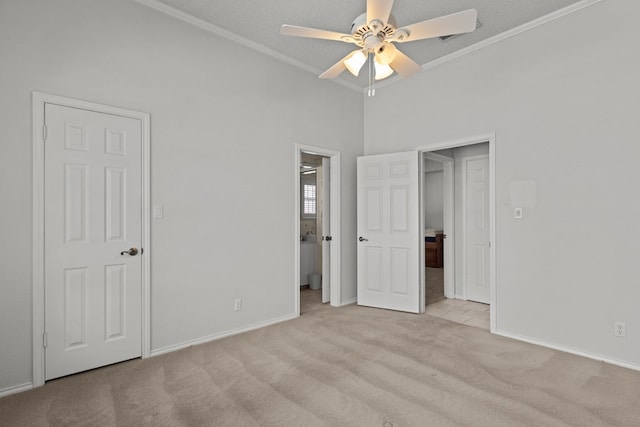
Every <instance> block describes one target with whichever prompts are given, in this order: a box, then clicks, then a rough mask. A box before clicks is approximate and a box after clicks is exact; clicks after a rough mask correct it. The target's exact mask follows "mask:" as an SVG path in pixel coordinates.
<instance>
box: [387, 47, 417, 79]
mask: <svg viewBox="0 0 640 427" xmlns="http://www.w3.org/2000/svg"><path fill="white" fill-rule="evenodd" d="M389 66H390V67H391V68H393V70H394V71H395V72H396V73H398V74H400V76H402V77H403V78H406V77H410V76H412V75H414V74H416V73H419V72H420V71H422V67H421V66H420V65H418V64H416V63H415V61H414V60H413V59H411V58H409V57H408V56H407V55H405V54H404V53H402V52H400V50H398V49H396V55H395V57H394V58H393V61H391V62H390V63H389Z"/></svg>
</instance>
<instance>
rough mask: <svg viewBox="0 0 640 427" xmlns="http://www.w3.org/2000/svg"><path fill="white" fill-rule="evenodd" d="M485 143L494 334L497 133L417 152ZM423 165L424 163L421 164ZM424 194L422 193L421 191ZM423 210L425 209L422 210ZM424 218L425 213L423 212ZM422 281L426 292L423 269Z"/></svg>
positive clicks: (440, 144)
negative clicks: (487, 165)
mask: <svg viewBox="0 0 640 427" xmlns="http://www.w3.org/2000/svg"><path fill="white" fill-rule="evenodd" d="M483 142H488V143H489V257H490V260H489V289H490V292H491V297H490V303H489V304H490V306H489V318H490V320H489V326H490V330H491V332H492V333H495V332H496V330H497V323H498V319H497V308H498V307H497V306H498V295H497V294H498V292H497V284H496V265H497V259H496V246H497V244H496V133H495V132H490V133H486V134H480V135H475V136H470V137H464V138H460V139H455V140H447V141H442V142H436V143H433V144H429V145H423V146H419V147H418V148H417V150H418V151H419V152H420V153H421V158H423V157H424V154H425V153H428V152H430V151H437V150H444V149H447V148H457V147H463V146H466V145H473V144H480V143H483ZM421 163H422V162H421ZM421 193H422V191H421ZM422 209H423V208H422ZM421 214H422V216H423V217H424V213H423V212H421ZM421 251H422V258H423V259H424V244H423V245H421ZM421 272H422V279H421V282H422V284H421V287H422V292H423V295H424V292H426V289H425V281H424V269H421Z"/></svg>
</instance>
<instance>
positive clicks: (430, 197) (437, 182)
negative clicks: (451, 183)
mask: <svg viewBox="0 0 640 427" xmlns="http://www.w3.org/2000/svg"><path fill="white" fill-rule="evenodd" d="M442 184H443V172H442V171H431V172H426V173H425V174H424V197H425V205H424V224H425V228H433V229H436V230H442V229H444V226H443V223H444V215H443V211H444V204H443V203H444V187H443V186H442Z"/></svg>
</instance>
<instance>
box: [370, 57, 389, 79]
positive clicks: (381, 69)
mask: <svg viewBox="0 0 640 427" xmlns="http://www.w3.org/2000/svg"><path fill="white" fill-rule="evenodd" d="M373 66H374V67H375V69H376V80H382V79H386V78H387V77H389V76H390V75H391V74H393V68H391V67H390V66H389V65H388V64H381V63H379V62H378V60H377V58H376V60H375V61H373Z"/></svg>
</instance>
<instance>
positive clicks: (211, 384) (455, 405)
mask: <svg viewBox="0 0 640 427" xmlns="http://www.w3.org/2000/svg"><path fill="white" fill-rule="evenodd" d="M307 302H308V301H307ZM639 422H640V372H635V371H631V370H627V369H624V368H619V367H615V366H611V365H607V364H605V363H600V362H596V361H593V360H589V359H583V358H580V357H577V356H572V355H569V354H565V353H560V352H557V351H553V350H549V349H545V348H542V347H537V346H533V345H529V344H525V343H521V342H517V341H513V340H509V339H506V338H501V337H498V336H493V335H491V334H489V333H488V332H486V331H483V330H480V329H477V328H473V327H469V326H465V325H461V324H458V323H453V322H450V321H447V320H443V319H438V318H435V317H432V316H429V315H426V314H424V315H413V314H404V313H397V312H392V311H386V310H376V309H370V308H365V307H358V306H355V305H352V306H347V307H342V308H332V307H329V306H327V305H323V306H320V305H317V304H315V305H314V304H307V305H306V306H305V310H304V313H303V314H302V316H301V317H300V318H299V319H296V320H292V321H289V322H285V323H281V324H278V325H275V326H272V327H268V328H263V329H260V330H256V331H252V332H248V333H245V334H241V335H237V336H233V337H229V338H225V339H222V340H218V341H215V342H211V343H208V344H204V345H200V346H196V347H191V348H189V349H185V350H182V351H178V352H174V353H170V354H166V355H162V356H158V357H153V358H150V359H147V360H133V361H129V362H125V363H121V364H117V365H113V366H109V367H105V368H102V369H97V370H94V371H91V372H86V373H83V374H78V375H73V376H70V377H66V378H62V379H59V380H55V381H50V382H49V383H47V384H46V385H45V386H44V387H40V388H38V389H35V390H32V391H28V392H24V393H20V394H16V395H12V396H8V397H5V398H3V399H0V425H2V426H28V425H53V426H62V425H64V426H68V425H91V426H106V425H122V426H138V425H153V426H200V425H210V426H258V425H262V426H380V427H382V426H396V427H397V426H450V425H468V426H492V427H496V426H560V425H574V426H637V425H639Z"/></svg>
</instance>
